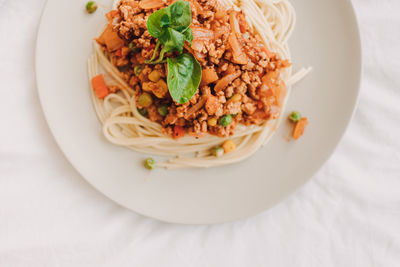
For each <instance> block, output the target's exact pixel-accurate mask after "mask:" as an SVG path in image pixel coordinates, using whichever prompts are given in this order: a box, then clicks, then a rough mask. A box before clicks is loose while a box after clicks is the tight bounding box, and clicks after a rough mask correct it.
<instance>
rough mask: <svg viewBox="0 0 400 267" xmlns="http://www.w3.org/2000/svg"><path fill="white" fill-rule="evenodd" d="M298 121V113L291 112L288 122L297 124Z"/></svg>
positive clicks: (299, 115)
mask: <svg viewBox="0 0 400 267" xmlns="http://www.w3.org/2000/svg"><path fill="white" fill-rule="evenodd" d="M300 119H301V114H300V112H298V111H293V112H292V113H290V115H289V120H291V121H292V122H298V121H299V120H300Z"/></svg>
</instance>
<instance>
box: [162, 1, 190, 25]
mask: <svg viewBox="0 0 400 267" xmlns="http://www.w3.org/2000/svg"><path fill="white" fill-rule="evenodd" d="M167 9H169V14H170V20H171V26H170V27H171V28H173V29H174V30H177V31H178V32H184V31H186V30H187V28H189V26H190V24H191V23H192V9H191V8H190V3H189V2H186V1H177V2H175V3H173V4H172V5H170V6H169V7H167Z"/></svg>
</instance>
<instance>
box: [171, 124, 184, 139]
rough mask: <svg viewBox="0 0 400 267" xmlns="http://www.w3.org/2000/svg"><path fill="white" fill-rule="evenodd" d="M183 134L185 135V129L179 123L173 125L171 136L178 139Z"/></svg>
mask: <svg viewBox="0 0 400 267" xmlns="http://www.w3.org/2000/svg"><path fill="white" fill-rule="evenodd" d="M184 136H185V130H184V129H183V127H182V126H179V125H175V126H174V131H173V133H172V138H174V139H179V138H181V137H184Z"/></svg>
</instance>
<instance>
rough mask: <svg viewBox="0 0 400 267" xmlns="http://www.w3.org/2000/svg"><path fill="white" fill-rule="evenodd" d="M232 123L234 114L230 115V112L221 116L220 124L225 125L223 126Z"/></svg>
mask: <svg viewBox="0 0 400 267" xmlns="http://www.w3.org/2000/svg"><path fill="white" fill-rule="evenodd" d="M231 123H232V116H231V115H229V114H228V115H225V116H223V117H222V118H221V120H220V122H219V124H220V125H221V126H223V127H226V126H228V125H229V124H231Z"/></svg>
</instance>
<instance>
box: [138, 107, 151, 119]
mask: <svg viewBox="0 0 400 267" xmlns="http://www.w3.org/2000/svg"><path fill="white" fill-rule="evenodd" d="M137 111H138V112H139V114H140V115H142V116H143V117H147V115H148V114H149V113H148V112H147V110H146V109H145V108H138V109H137Z"/></svg>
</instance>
